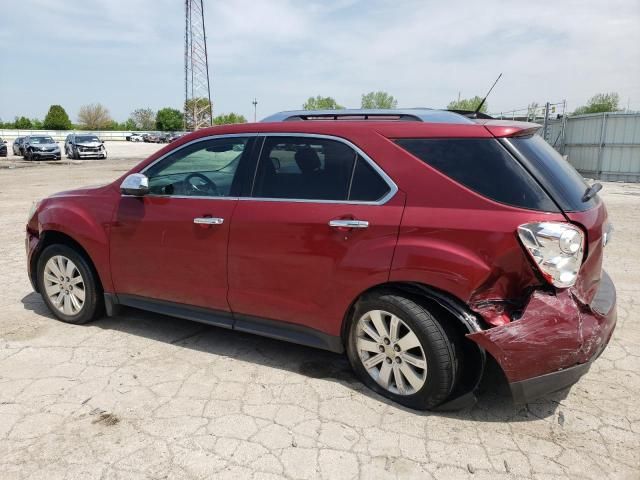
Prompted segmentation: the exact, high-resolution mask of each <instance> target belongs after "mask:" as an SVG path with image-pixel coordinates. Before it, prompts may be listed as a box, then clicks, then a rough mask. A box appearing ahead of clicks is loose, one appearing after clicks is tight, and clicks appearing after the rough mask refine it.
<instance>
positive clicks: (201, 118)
mask: <svg viewBox="0 0 640 480" xmlns="http://www.w3.org/2000/svg"><path fill="white" fill-rule="evenodd" d="M211 109H212V105H211V102H209V99H208V98H205V97H199V98H191V99H189V100H187V101H186V102H185V103H184V118H185V123H186V125H187V130H196V129H198V128H202V127H208V126H210V125H211V124H212V118H211Z"/></svg>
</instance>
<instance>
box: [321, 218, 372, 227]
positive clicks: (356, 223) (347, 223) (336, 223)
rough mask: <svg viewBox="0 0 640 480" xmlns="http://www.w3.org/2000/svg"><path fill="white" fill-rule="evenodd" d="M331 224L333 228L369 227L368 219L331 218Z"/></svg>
mask: <svg viewBox="0 0 640 480" xmlns="http://www.w3.org/2000/svg"><path fill="white" fill-rule="evenodd" d="M329 226H330V227H332V228H369V222H367V221H366V220H331V221H330V222H329Z"/></svg>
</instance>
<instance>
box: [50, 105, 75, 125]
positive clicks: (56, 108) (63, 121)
mask: <svg viewBox="0 0 640 480" xmlns="http://www.w3.org/2000/svg"><path fill="white" fill-rule="evenodd" d="M43 126H44V128H46V129H47V130H71V127H72V125H71V120H69V115H67V112H66V111H65V110H64V108H62V107H61V106H60V105H51V106H50V107H49V112H47V116H46V117H44V122H43Z"/></svg>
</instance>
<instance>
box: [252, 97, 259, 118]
mask: <svg viewBox="0 0 640 480" xmlns="http://www.w3.org/2000/svg"><path fill="white" fill-rule="evenodd" d="M251 103H253V121H254V123H255V122H257V121H258V120H257V114H258V99H257V98H255V97H254V98H253V102H251Z"/></svg>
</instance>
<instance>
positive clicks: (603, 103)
mask: <svg viewBox="0 0 640 480" xmlns="http://www.w3.org/2000/svg"><path fill="white" fill-rule="evenodd" d="M619 102H620V95H618V94H617V93H616V92H611V93H598V94H597V95H594V96H593V97H591V98H590V99H589V101H588V102H587V104H586V105H583V106H582V107H578V108H576V110H575V111H574V112H573V114H574V115H581V114H583V113H601V112H617V111H618V110H619V108H618V103H619Z"/></svg>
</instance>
